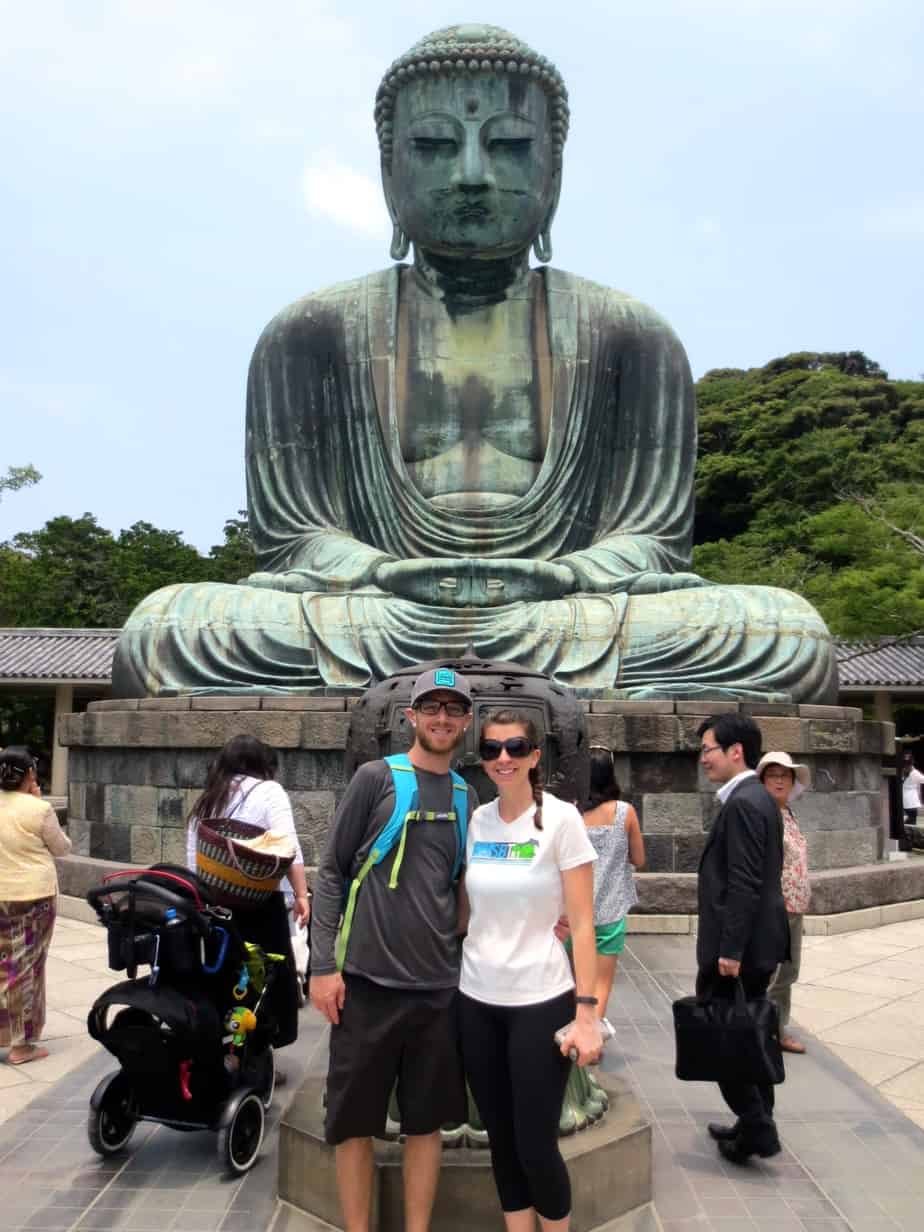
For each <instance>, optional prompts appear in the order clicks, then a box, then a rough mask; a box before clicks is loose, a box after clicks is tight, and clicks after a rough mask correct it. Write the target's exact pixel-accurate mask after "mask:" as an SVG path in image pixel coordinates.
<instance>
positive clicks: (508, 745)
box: [478, 736, 535, 761]
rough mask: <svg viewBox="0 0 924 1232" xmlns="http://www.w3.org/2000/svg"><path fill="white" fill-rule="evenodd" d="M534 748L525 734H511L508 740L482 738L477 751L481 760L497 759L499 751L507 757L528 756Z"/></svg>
mask: <svg viewBox="0 0 924 1232" xmlns="http://www.w3.org/2000/svg"><path fill="white" fill-rule="evenodd" d="M534 748H535V745H533V744H531V743H530V742H529V741H528V740H527V739H526V737H525V736H511V737H510V739H509V740H482V742H481V743H480V744H479V745H478V752H479V753H480V755H481V760H482V761H497V759H498V757H500V755H501V752H506V754H507V756H508V757H529V755H530V753H531V752H532V751H533V749H534Z"/></svg>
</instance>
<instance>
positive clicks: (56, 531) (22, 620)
mask: <svg viewBox="0 0 924 1232" xmlns="http://www.w3.org/2000/svg"><path fill="white" fill-rule="evenodd" d="M254 567H255V565H254V553H253V547H252V545H251V542H250V536H249V534H248V531H247V525H246V522H245V521H243V520H242V518H241V517H240V516H239V517H238V518H232V519H229V520H228V521H227V522H226V523H225V528H224V542H223V543H221V544H217V545H215V546H214V547H212V548H211V549H210V551H209V553H208V555H207V556H202V555H200V553H199V552H198V551H197V550H196V549H195V548H194V547H191V546H190V545H189V544H188V543H184V542H183V538H182V535H181V534H180V532H179V531H174V530H159V529H158V528H157V527H156V526H152V525H151V523H150V522H136V523H135V524H134V525H133V526H130V527H129V528H128V529H127V530H123V531H121V532H120V533H119V534H118V535H117V536H116V535H113V534H112V532H111V531H108V530H106V529H105V528H104V527H102V526H100V525H99V523H98V522H97V520H96V518H95V517H94V516H93V515H92V514H90V513H85V514H84V515H83V516H82V517H80V518H69V517H58V518H52V519H51V521H49V522H46V523H45V525H44V526H43V527H42V528H41V530H37V531H30V532H28V533H24V534H19V535H15V536H14V537H13V539H12V540H10V542H8V543H4V544H0V624H2V625H5V626H27V627H39V628H41V627H45V626H49V627H54V626H62V627H65V628H119V627H120V626H121V625H122V624H124V623H125V619H126V617H127V616H128V615H129V613H130V612H131V610H132V608H134V607H135V605H136V604H137V603H138V602H140V600H141V599H143V598H144V597H145V595H149V594H150V593H151V592H152V591H155V590H158V589H159V588H160V587H161V586H168V585H170V584H171V583H174V582H207V581H220V582H223V581H234V582H236V581H238V580H239V579H240V578H241V577H244V576H246V575H247V574H248V573H250V572H252V571H253V569H254Z"/></svg>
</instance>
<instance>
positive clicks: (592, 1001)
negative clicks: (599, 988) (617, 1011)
mask: <svg viewBox="0 0 924 1232" xmlns="http://www.w3.org/2000/svg"><path fill="white" fill-rule="evenodd" d="M574 1004H575V1005H596V1004H597V998H596V997H575V998H574Z"/></svg>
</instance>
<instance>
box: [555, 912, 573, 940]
mask: <svg viewBox="0 0 924 1232" xmlns="http://www.w3.org/2000/svg"><path fill="white" fill-rule="evenodd" d="M553 931H554V933H555V936H556V937H557V938H558V940H559V941H561V942H565V941H567V940H568V938H569V937H570V936H571V925H570V924H569V923H568V917H567V916H566V915H560V916H559V917H558V922H557V923H556V925H555V928H554V929H553Z"/></svg>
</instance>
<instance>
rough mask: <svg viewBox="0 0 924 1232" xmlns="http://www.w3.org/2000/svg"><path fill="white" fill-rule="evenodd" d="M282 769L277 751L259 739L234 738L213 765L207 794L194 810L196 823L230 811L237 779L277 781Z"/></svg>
mask: <svg viewBox="0 0 924 1232" xmlns="http://www.w3.org/2000/svg"><path fill="white" fill-rule="evenodd" d="M278 767H279V758H278V757H277V756H276V750H275V749H271V748H270V747H269V745H268V744H264V743H263V741H262V740H258V739H257V738H256V736H246V735H240V736H232V737H231V739H230V740H229V741H228V742H227V744H225V745H224V746H223V748H221V749H220V750H219V753H218V756H217V757H216V758H215V760H214V761H213V762H212V763H211V765H210V766H209V770H208V775H207V776H206V780H205V790H204V791H203V793H202V795H201V796H200V797H199V799H198V800H197V801H196V803H195V805H194V806H193V810H192V813H191V814H190V821H191V822H192V823H195V822H198V821H200V820H203V819H204V818H206V817H221V816H222V814H223V812H224V810H225V809H226V808H227V807H228V802H229V800H230V799H231V794H232V791H233V788H234V781H235V779H239V778H254V779H264V780H265V779H274V778H275V777H276V771H277V769H278Z"/></svg>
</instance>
